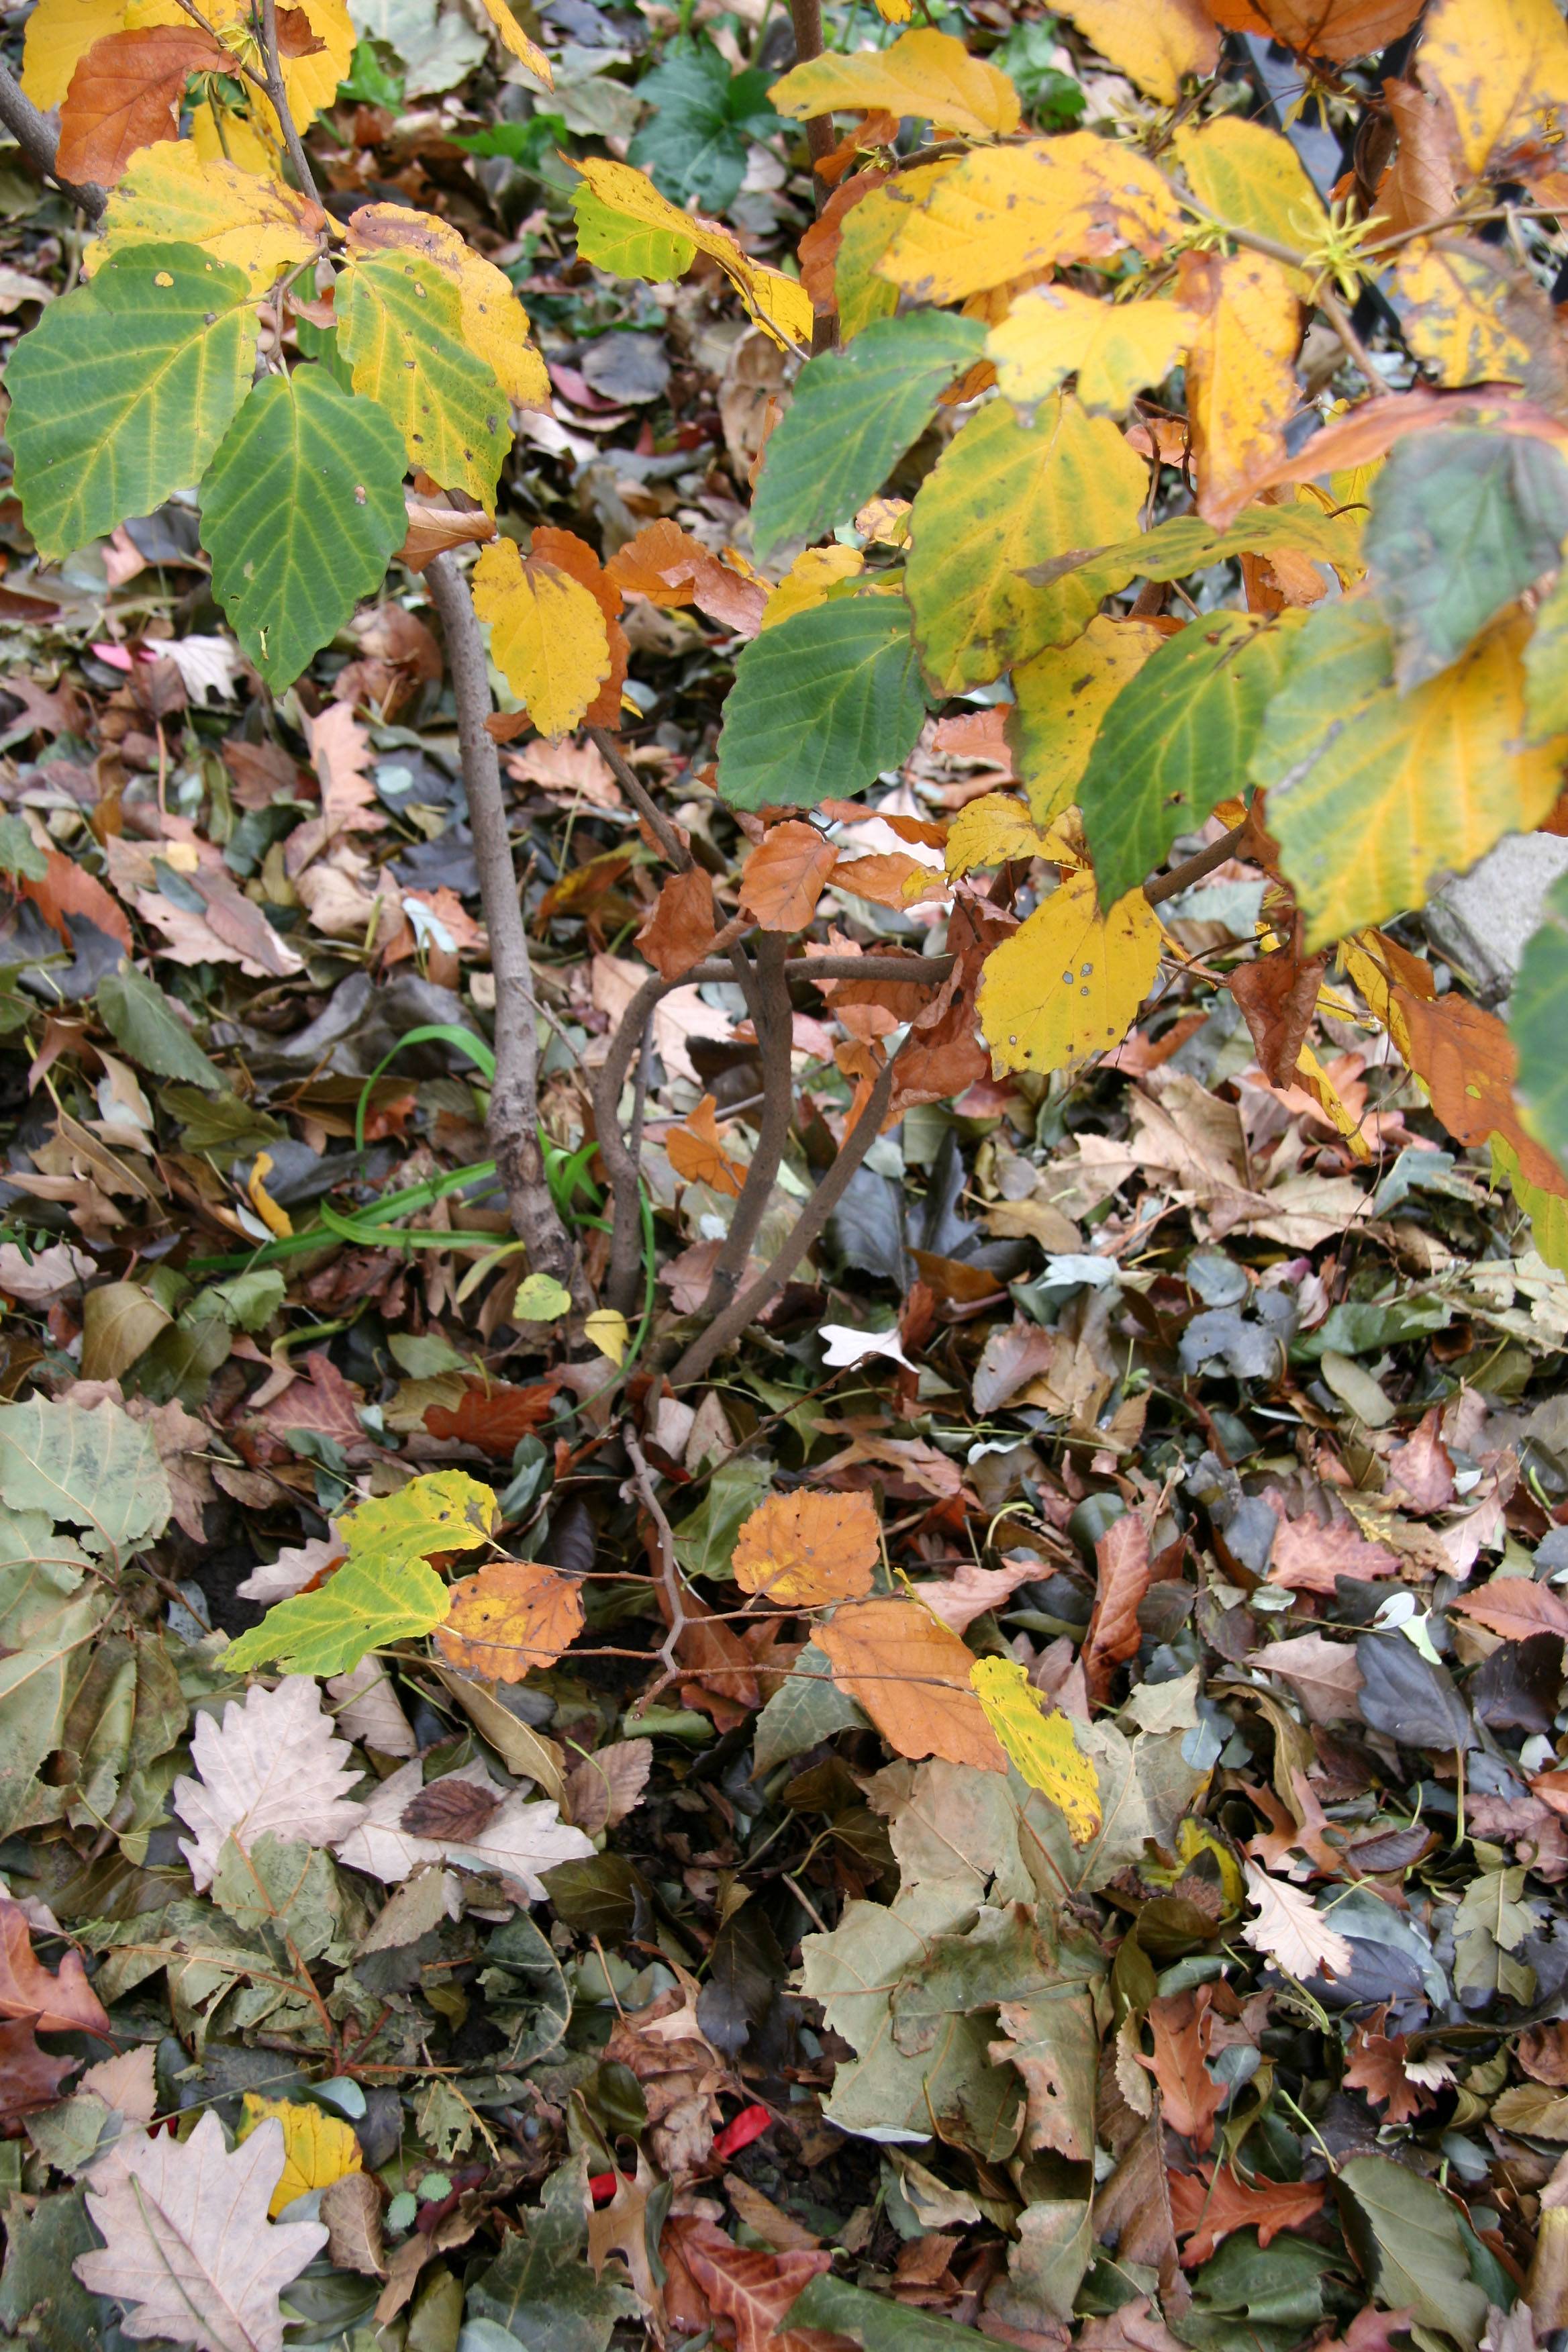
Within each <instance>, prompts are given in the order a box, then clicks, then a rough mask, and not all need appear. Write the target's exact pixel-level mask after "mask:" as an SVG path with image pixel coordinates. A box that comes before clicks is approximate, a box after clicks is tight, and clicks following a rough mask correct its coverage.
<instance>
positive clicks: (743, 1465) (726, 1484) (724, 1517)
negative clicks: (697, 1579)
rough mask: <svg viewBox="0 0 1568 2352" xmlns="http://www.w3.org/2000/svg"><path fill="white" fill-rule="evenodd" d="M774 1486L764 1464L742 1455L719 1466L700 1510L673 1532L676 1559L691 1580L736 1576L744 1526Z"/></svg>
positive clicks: (683, 1521) (690, 1515)
mask: <svg viewBox="0 0 1568 2352" xmlns="http://www.w3.org/2000/svg"><path fill="white" fill-rule="evenodd" d="M772 1487H773V1472H772V1469H771V1468H770V1466H769V1465H768V1464H767V1463H765V1462H756V1461H752V1460H748V1459H747V1458H746V1456H744V1455H740V1456H738V1457H736V1458H733V1459H731V1461H728V1462H721V1463H720V1464H719V1465H718V1467H717V1468H716V1469H715V1470H714V1473H713V1475H712V1476H711V1478H710V1480H709V1481H708V1492H707V1493H706V1494H705V1495H704V1496H703V1497H702V1500H701V1501H700V1503H699V1504H698V1506H697V1508H696V1509H695V1510H694V1511H690V1512H689V1513H688V1514H687V1516H686V1517H685V1518H683V1519H682V1520H681V1522H680V1524H679V1527H678V1528H673V1529H672V1530H671V1532H672V1534H673V1535H674V1538H675V1557H676V1559H678V1560H679V1562H680V1565H681V1567H682V1568H683V1569H684V1570H686V1573H687V1574H688V1576H720V1577H730V1576H732V1575H733V1573H734V1571H733V1570H732V1569H731V1565H730V1563H731V1559H733V1558H734V1554H735V1539H736V1538H737V1537H738V1536H739V1534H740V1532H741V1526H742V1521H743V1520H745V1519H749V1518H750V1517H751V1516H752V1512H753V1511H754V1510H755V1509H756V1507H757V1505H758V1504H759V1503H760V1502H761V1501H762V1499H763V1496H764V1495H766V1494H768V1493H769V1492H771V1490H772Z"/></svg>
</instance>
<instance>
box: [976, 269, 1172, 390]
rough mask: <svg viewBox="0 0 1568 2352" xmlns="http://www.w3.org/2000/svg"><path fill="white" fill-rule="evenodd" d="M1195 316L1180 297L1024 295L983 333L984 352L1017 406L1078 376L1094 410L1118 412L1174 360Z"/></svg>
mask: <svg viewBox="0 0 1568 2352" xmlns="http://www.w3.org/2000/svg"><path fill="white" fill-rule="evenodd" d="M1196 324H1197V321H1196V320H1194V319H1193V318H1191V317H1190V316H1189V315H1188V313H1187V312H1186V311H1185V310H1183V309H1182V307H1181V305H1180V304H1179V303H1176V302H1107V301H1104V300H1102V299H1100V298H1099V297H1098V296H1096V295H1093V294H1080V293H1079V291H1078V289H1077V288H1076V287H1073V286H1037V287H1036V288H1035V289H1034V291H1033V292H1032V293H1028V294H1023V295H1020V296H1019V298H1018V299H1017V300H1016V302H1015V303H1014V305H1013V307H1012V309H1011V310H1009V312H1008V314H1007V316H1006V317H1005V319H1004V320H1002V322H1001V324H1000V326H996V327H993V328H992V330H991V332H990V334H989V335H988V336H987V338H986V342H985V351H986V356H987V357H988V358H989V359H991V360H992V361H994V363H995V368H996V381H997V383H998V384H999V385H1000V386H1001V388H1002V391H1003V392H1004V393H1005V395H1006V397H1007V398H1008V399H1009V400H1010V401H1011V402H1012V404H1013V405H1014V407H1015V408H1033V407H1034V406H1035V405H1036V404H1037V402H1039V401H1042V400H1044V399H1046V398H1047V395H1048V394H1051V393H1053V392H1055V391H1056V390H1057V388H1058V385H1059V384H1062V383H1066V381H1067V379H1068V376H1069V375H1073V374H1075V373H1076V375H1077V377H1078V396H1079V400H1080V401H1081V402H1082V404H1083V405H1084V407H1085V408H1087V409H1088V410H1089V414H1090V415H1094V416H1100V415H1110V416H1121V415H1125V413H1126V411H1127V410H1128V409H1129V408H1130V407H1131V404H1132V402H1133V400H1134V399H1135V398H1136V397H1137V395H1138V394H1139V393H1140V392H1142V389H1143V387H1144V385H1145V384H1150V383H1163V381H1164V379H1165V377H1166V376H1167V375H1169V373H1170V372H1171V370H1172V368H1173V367H1174V365H1175V363H1176V361H1177V359H1178V358H1179V356H1180V354H1181V352H1182V351H1183V349H1184V346H1185V344H1186V342H1187V341H1188V339H1189V338H1190V336H1191V335H1192V333H1193V332H1194V329H1195V327H1196Z"/></svg>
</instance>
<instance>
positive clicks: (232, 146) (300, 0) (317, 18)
mask: <svg viewBox="0 0 1568 2352" xmlns="http://www.w3.org/2000/svg"><path fill="white" fill-rule="evenodd" d="M289 5H290V6H291V7H294V8H296V9H298V10H299V11H300V13H301V14H302V15H303V16H304V18H305V21H306V23H307V24H308V25H309V26H310V30H311V32H312V33H313V34H314V35H315V37H316V38H317V40H319V41H320V42H321V47H320V48H319V49H314V50H312V51H311V52H310V55H309V56H308V57H302V58H301V57H285V58H283V59H282V60H281V63H282V68H283V89H284V92H285V94H286V96H287V98H288V100H289V112H290V113H291V114H292V116H293V117H294V120H295V121H296V123H297V124H298V125H299V127H300V130H301V131H303V130H304V129H305V127H306V125H307V124H308V123H309V122H310V121H311V120H312V118H313V117H314V116H316V115H317V114H319V113H320V112H321V110H322V109H323V107H328V106H331V103H332V100H334V99H335V98H336V96H337V94H338V84H339V83H340V82H341V81H342V79H343V78H344V76H345V75H346V74H347V72H348V69H349V66H350V63H351V61H352V59H353V53H354V40H355V35H354V28H353V22H352V20H351V18H350V16H349V12H348V9H347V7H346V6H345V5H344V0H289ZM252 13H253V12H252V8H251V5H250V0H210V5H205V6H204V8H203V10H202V14H203V15H204V16H205V18H206V21H207V23H208V24H209V25H210V26H212V28H213V30H214V32H215V33H216V34H217V35H218V37H220V39H221V38H222V37H223V36H224V35H225V34H229V35H239V36H242V39H241V43H240V54H241V55H242V56H243V55H245V54H246V53H247V47H248V49H249V50H250V51H251V52H252V53H253V52H254V47H255V37H254V34H253V33H252V30H251V22H252ZM190 21H191V20H190V18H189V17H188V16H186V14H185V12H184V9H183V8H182V7H181V6H180V5H179V0H130V5H129V6H128V7H127V9H126V11H125V23H126V26H127V29H128V30H131V31H136V30H139V29H140V28H141V27H142V26H149V25H189V23H190ZM252 62H254V55H253V54H252ZM247 104H248V106H249V107H250V110H251V114H252V118H253V121H254V122H255V126H256V133H257V134H258V135H257V139H256V144H257V146H258V148H261V149H262V151H263V152H265V142H268V141H270V140H272V139H273V138H275V137H276V135H277V133H278V118H277V116H276V115H275V114H274V113H273V110H272V107H271V104H270V102H269V100H268V99H267V98H266V97H265V96H264V95H263V94H262V92H261V91H260V90H258V89H255V88H254V87H252V88H251V89H249V91H248V95H247ZM233 121H234V119H233V118H232V117H228V116H226V117H225V121H224V130H225V133H226V138H227V142H228V147H229V152H230V156H231V159H232V161H233V162H235V163H237V164H238V165H239V166H240V168H241V170H248V169H249V168H250V164H249V163H248V161H247V155H246V154H245V153H242V152H239V150H238V149H237V146H236V142H235V129H234V128H231V124H233ZM237 127H238V126H235V128H237ZM219 152H220V153H221V148H220V151H219ZM263 168H265V166H264V167H263Z"/></svg>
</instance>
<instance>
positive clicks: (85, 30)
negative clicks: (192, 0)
mask: <svg viewBox="0 0 1568 2352" xmlns="http://www.w3.org/2000/svg"><path fill="white" fill-rule="evenodd" d="M185 22H186V23H187V24H189V22H190V18H189V17H188V16H187V17H186V19H185ZM124 24H125V0H38V5H37V7H36V8H35V9H34V11H33V13H32V15H31V16H29V17H28V19H27V29H26V34H25V35H24V36H23V42H22V88H23V89H24V90H25V92H26V95H27V96H28V97H29V98H30V99H31V100H32V101H33V104H34V105H35V106H36V107H37V108H39V109H40V110H42V112H44V113H45V114H47V113H48V112H49V111H50V110H51V109H52V108H54V107H57V106H59V105H61V104H63V102H64V100H65V95H66V92H67V90H68V89H69V88H70V83H71V76H72V74H73V73H75V71H76V69H77V66H78V64H79V61H80V60H81V58H85V57H86V55H87V53H88V51H89V49H90V48H91V47H92V45H93V43H94V42H95V41H102V40H106V39H107V38H108V37H109V35H110V33H118V32H120V31H121V30H122V28H123V26H124Z"/></svg>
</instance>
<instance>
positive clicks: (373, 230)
mask: <svg viewBox="0 0 1568 2352" xmlns="http://www.w3.org/2000/svg"><path fill="white" fill-rule="evenodd" d="M348 250H349V256H350V258H351V259H355V260H357V259H359V258H362V257H364V256H367V255H370V254H393V255H396V256H398V257H400V258H403V257H416V258H418V259H420V260H422V261H426V262H431V263H433V264H434V265H435V267H436V268H437V269H439V270H440V271H441V273H442V274H443V276H444V277H447V278H450V280H451V282H452V284H453V285H454V286H455V287H456V288H457V289H458V308H459V310H460V311H461V314H462V340H463V341H464V342H465V343H466V344H467V345H468V349H469V351H470V352H472V353H473V354H474V356H475V358H476V359H479V360H482V361H483V362H484V363H485V365H486V367H488V368H489V371H490V373H491V374H492V375H493V376H494V377H495V380H496V382H497V383H499V384H500V388H501V390H502V392H504V393H505V394H506V396H507V398H508V399H509V400H514V401H516V402H517V404H518V405H519V406H520V407H521V408H548V407H549V405H550V378H549V375H548V373H546V370H545V365H544V361H543V359H542V356H541V354H540V353H539V352H538V351H537V350H536V349H535V348H534V346H533V344H532V343H531V341H529V332H528V313H527V311H526V310H524V309H523V307H522V304H521V302H520V301H519V300H518V299H517V296H516V295H515V294H514V293H513V292H512V290H511V281H510V278H506V277H504V276H503V275H502V273H501V272H500V270H499V269H498V268H496V266H495V263H494V262H493V261H487V260H486V259H485V257H484V256H483V255H482V254H479V253H476V252H475V251H474V249H473V247H472V246H470V245H468V244H467V243H466V242H465V241H464V239H463V238H462V237H461V236H459V235H458V231H457V230H456V229H455V228H454V227H453V226H452V224H451V223H450V221H444V220H439V219H437V216H436V215H435V214H434V213H413V212H409V211H408V210H407V209H406V207H405V206H404V205H361V206H360V209H359V211H358V212H357V213H355V214H354V215H353V218H352V219H351V221H350V223H349V233H348Z"/></svg>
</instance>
